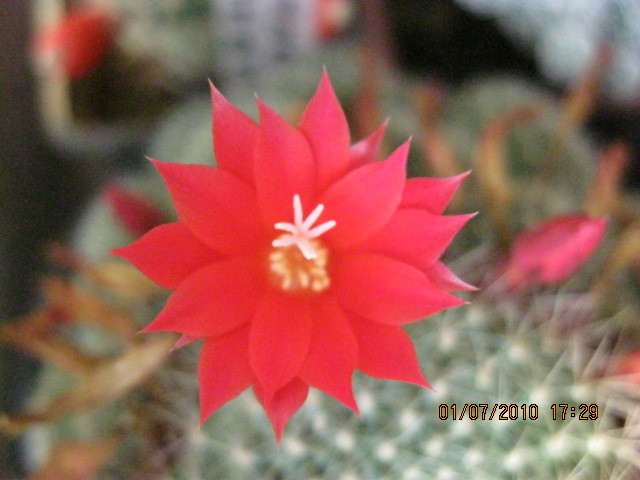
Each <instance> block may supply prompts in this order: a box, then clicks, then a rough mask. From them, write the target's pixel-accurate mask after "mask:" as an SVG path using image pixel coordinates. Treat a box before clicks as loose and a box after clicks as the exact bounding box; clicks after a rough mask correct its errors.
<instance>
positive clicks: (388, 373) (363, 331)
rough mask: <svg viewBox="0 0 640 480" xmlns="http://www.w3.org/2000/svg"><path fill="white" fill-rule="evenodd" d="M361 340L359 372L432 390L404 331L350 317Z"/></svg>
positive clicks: (359, 343) (359, 345)
mask: <svg viewBox="0 0 640 480" xmlns="http://www.w3.org/2000/svg"><path fill="white" fill-rule="evenodd" d="M351 326H352V328H353V332H354V334H355V336H356V338H357V339H358V368H359V369H360V370H362V371H363V372H364V373H366V374H367V375H370V376H372V377H375V378H383V379H387V380H399V381H401V382H408V383H415V384H416V385H420V386H423V387H427V388H431V387H430V386H429V383H428V382H427V380H426V379H425V378H424V375H423V374H422V371H421V370H420V364H419V363H418V357H417V355H416V351H415V348H414V347H413V343H412V341H411V338H410V337H409V335H408V334H407V332H405V331H404V330H403V329H402V327H399V326H396V325H382V324H379V323H375V322H369V321H366V320H362V319H360V318H357V317H353V316H352V317H351Z"/></svg>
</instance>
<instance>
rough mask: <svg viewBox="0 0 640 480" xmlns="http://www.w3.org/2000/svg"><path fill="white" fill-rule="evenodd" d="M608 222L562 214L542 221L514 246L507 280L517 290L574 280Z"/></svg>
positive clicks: (508, 266) (508, 263) (523, 235)
mask: <svg viewBox="0 0 640 480" xmlns="http://www.w3.org/2000/svg"><path fill="white" fill-rule="evenodd" d="M606 226H607V220H606V218H604V217H589V216H587V215H580V214H577V215H562V216H559V217H554V218H552V219H550V220H546V221H544V222H541V223H539V224H537V225H535V226H533V227H532V228H531V229H529V230H527V231H525V232H524V233H522V234H521V235H520V236H519V237H518V238H516V240H515V241H514V243H513V246H512V248H511V252H510V255H509V260H508V262H507V265H506V267H505V277H506V279H507V281H508V283H509V285H510V286H511V287H513V288H525V287H527V286H530V285H536V284H537V285H554V284H558V283H560V282H563V281H565V280H567V279H568V278H570V277H571V276H572V275H573V274H574V273H575V272H576V271H577V270H578V269H579V268H580V267H581V266H582V265H583V264H584V263H585V262H586V261H587V260H588V259H589V258H591V255H593V252H594V251H595V249H596V248H597V246H598V245H599V243H600V240H602V237H603V236H604V232H605V229H606Z"/></svg>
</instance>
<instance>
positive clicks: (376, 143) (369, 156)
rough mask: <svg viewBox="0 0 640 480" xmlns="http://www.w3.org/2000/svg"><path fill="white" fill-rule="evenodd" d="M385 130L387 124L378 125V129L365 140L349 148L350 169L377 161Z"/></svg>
mask: <svg viewBox="0 0 640 480" xmlns="http://www.w3.org/2000/svg"><path fill="white" fill-rule="evenodd" d="M386 129H387V122H385V123H383V124H382V125H380V126H379V127H378V129H377V130H376V131H375V132H373V133H372V134H371V135H369V136H368V137H367V138H365V139H364V140H360V141H359V142H358V143H356V144H354V145H353V146H352V147H351V165H350V168H351V169H353V168H358V167H361V166H363V165H366V164H367V163H372V162H375V161H377V160H378V156H379V155H380V146H381V145H382V139H383V137H384V132H385V130H386Z"/></svg>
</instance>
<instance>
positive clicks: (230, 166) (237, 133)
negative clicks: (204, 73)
mask: <svg viewBox="0 0 640 480" xmlns="http://www.w3.org/2000/svg"><path fill="white" fill-rule="evenodd" d="M209 85H210V86H211V100H212V103H213V125H212V130H213V146H214V150H215V152H216V162H217V163H218V166H219V167H220V168H221V169H222V170H227V171H229V172H230V173H233V174H235V175H237V176H238V177H239V178H241V179H242V180H244V181H245V182H247V183H249V184H250V185H253V184H254V177H253V169H254V162H253V155H254V150H255V146H256V141H257V138H258V124H257V123H256V122H255V121H254V120H253V119H252V118H251V117H249V116H248V115H246V114H245V113H244V112H242V111H241V110H239V109H238V108H236V107H235V106H234V105H232V104H231V103H229V101H227V99H226V98H224V97H223V96H222V94H221V93H220V92H219V91H218V89H217V88H216V87H214V86H213V83H209Z"/></svg>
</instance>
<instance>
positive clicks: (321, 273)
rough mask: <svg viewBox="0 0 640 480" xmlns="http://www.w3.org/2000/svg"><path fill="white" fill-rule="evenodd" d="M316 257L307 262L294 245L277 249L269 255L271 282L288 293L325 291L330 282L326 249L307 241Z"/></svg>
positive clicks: (315, 242) (312, 241)
mask: <svg viewBox="0 0 640 480" xmlns="http://www.w3.org/2000/svg"><path fill="white" fill-rule="evenodd" d="M309 245H310V247H311V248H313V249H314V251H315V252H316V256H315V257H314V258H313V259H311V260H308V259H307V258H305V257H304V255H303V253H302V252H301V251H300V249H298V248H297V247H296V246H294V245H289V246H287V247H278V248H276V249H274V250H272V251H271V253H269V271H270V273H271V280H272V282H273V283H274V284H275V285H276V286H277V287H279V288H281V289H282V290H285V291H288V292H300V291H305V290H306V291H311V292H315V293H319V292H322V291H323V290H326V289H327V288H328V287H329V285H330V284H331V281H330V279H329V274H328V272H327V257H328V255H327V249H326V248H325V247H324V246H323V245H322V243H320V241H318V240H315V239H312V240H309Z"/></svg>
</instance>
